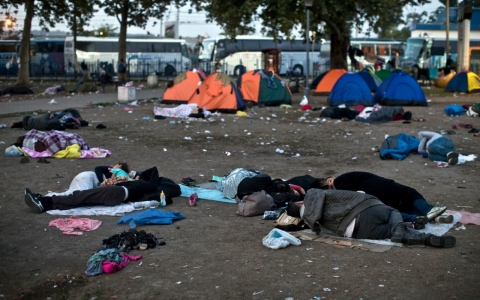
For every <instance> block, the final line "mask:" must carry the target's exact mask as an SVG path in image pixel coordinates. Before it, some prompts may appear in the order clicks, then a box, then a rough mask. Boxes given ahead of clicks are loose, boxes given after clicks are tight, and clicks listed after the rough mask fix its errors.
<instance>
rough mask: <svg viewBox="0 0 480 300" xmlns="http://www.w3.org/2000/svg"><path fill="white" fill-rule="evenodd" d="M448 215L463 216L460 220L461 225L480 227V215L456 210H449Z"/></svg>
mask: <svg viewBox="0 0 480 300" xmlns="http://www.w3.org/2000/svg"><path fill="white" fill-rule="evenodd" d="M446 212H447V214H454V213H459V214H461V215H462V217H461V218H460V221H458V222H460V223H463V224H473V225H480V213H471V212H468V211H456V210H447V211H446Z"/></svg>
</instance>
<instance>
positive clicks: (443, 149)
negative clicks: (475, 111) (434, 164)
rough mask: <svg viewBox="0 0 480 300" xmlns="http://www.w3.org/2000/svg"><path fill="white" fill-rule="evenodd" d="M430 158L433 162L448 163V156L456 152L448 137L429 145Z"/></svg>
mask: <svg viewBox="0 0 480 300" xmlns="http://www.w3.org/2000/svg"><path fill="white" fill-rule="evenodd" d="M427 150H428V158H429V159H430V160H433V161H444V162H448V158H447V154H448V153H449V152H452V151H455V145H453V142H452V140H451V139H449V138H448V137H445V136H442V137H441V138H438V139H436V140H434V141H433V142H432V143H431V144H430V145H428V149H427Z"/></svg>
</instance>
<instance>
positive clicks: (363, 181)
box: [321, 172, 453, 224]
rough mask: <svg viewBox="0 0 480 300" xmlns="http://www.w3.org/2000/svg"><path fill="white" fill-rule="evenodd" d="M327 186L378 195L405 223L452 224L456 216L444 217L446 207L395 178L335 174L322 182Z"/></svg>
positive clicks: (363, 173)
mask: <svg viewBox="0 0 480 300" xmlns="http://www.w3.org/2000/svg"><path fill="white" fill-rule="evenodd" d="M321 188H323V189H335V190H347V191H363V192H365V193H367V194H369V195H373V196H375V197H377V198H378V199H379V200H380V201H382V202H383V203H384V204H385V205H388V206H391V207H393V208H395V209H397V210H398V211H400V213H401V214H402V217H403V220H404V221H405V222H416V223H420V224H426V223H428V222H430V221H435V222H437V223H452V222H453V216H452V215H448V216H442V214H443V213H444V212H445V211H446V210H447V207H446V206H443V207H435V206H433V205H431V204H430V203H428V202H427V200H425V197H424V196H423V195H422V194H420V193H419V192H417V190H415V189H414V188H411V187H409V186H405V185H403V184H400V183H397V182H395V181H394V180H392V179H387V178H383V177H381V176H378V175H375V174H372V173H368V172H348V173H344V174H342V175H340V176H338V177H335V176H332V177H328V178H326V179H325V180H324V181H323V182H322V187H321Z"/></svg>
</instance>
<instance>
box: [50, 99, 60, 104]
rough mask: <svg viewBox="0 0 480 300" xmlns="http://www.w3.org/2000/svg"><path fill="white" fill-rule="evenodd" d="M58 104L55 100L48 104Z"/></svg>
mask: <svg viewBox="0 0 480 300" xmlns="http://www.w3.org/2000/svg"><path fill="white" fill-rule="evenodd" d="M57 103H58V102H57V101H55V99H52V100H51V101H50V102H48V104H50V105H52V104H57Z"/></svg>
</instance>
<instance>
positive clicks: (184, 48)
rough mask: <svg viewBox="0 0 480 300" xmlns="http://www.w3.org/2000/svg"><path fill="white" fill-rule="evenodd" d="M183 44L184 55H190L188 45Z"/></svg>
mask: <svg viewBox="0 0 480 300" xmlns="http://www.w3.org/2000/svg"><path fill="white" fill-rule="evenodd" d="M181 46H182V56H183V57H187V58H188V57H190V54H189V53H188V49H187V45H185V44H184V45H181Z"/></svg>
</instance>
